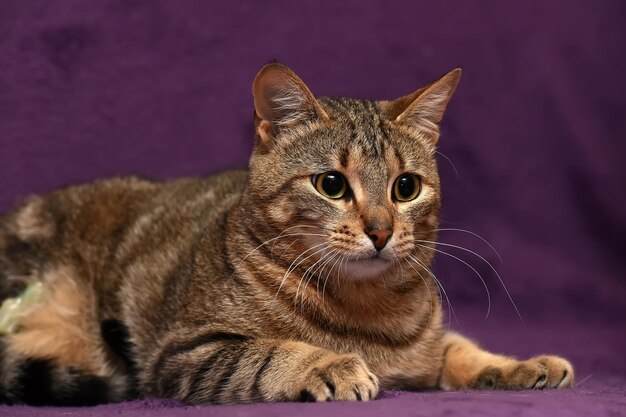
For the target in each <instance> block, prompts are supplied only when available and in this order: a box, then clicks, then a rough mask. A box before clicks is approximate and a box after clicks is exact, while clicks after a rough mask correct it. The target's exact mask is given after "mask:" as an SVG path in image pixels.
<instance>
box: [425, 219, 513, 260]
mask: <svg viewBox="0 0 626 417" xmlns="http://www.w3.org/2000/svg"><path fill="white" fill-rule="evenodd" d="M435 231H436V232H463V233H468V234H470V235H472V236H475V237H477V238H478V239H480V240H482V241H483V242H485V243H486V244H487V246H489V247H490V248H491V250H492V251H493V253H495V254H496V256H497V257H498V259H499V260H500V263H503V261H502V256H500V253H498V251H497V250H496V248H494V247H493V245H492V244H491V243H489V241H488V240H487V239H485V238H484V237H482V236H481V235H479V234H478V233H474V232H472V231H471V230H465V229H455V228H450V227H448V228H445V229H435Z"/></svg>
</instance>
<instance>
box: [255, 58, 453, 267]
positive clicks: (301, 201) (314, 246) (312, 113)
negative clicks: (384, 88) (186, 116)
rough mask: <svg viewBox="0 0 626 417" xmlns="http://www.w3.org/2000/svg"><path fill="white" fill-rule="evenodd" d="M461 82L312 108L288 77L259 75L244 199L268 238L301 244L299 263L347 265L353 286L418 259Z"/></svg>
mask: <svg viewBox="0 0 626 417" xmlns="http://www.w3.org/2000/svg"><path fill="white" fill-rule="evenodd" d="M460 74H461V71H460V69H455V70H452V71H451V72H449V73H448V74H446V75H444V76H443V77H441V78H440V79H438V80H437V81H435V82H433V83H431V84H429V85H427V86H425V87H423V88H420V89H418V90H417V91H415V92H414V93H412V94H409V95H407V96H404V97H401V98H398V99H396V100H393V101H370V100H357V99H348V98H320V99H316V98H315V97H314V96H313V94H312V93H311V91H310V90H309V89H308V88H307V86H306V85H305V84H304V82H303V81H302V80H301V79H300V78H298V76H297V75H296V74H294V73H293V72H292V71H291V70H290V69H289V68H287V67H285V66H283V65H281V64H277V63H272V64H268V65H266V66H265V67H263V68H262V69H261V71H260V72H259V73H258V75H257V77H256V79H255V81H254V85H253V93H254V106H255V129H256V135H257V137H256V144H255V148H254V152H253V155H252V158H251V162H250V177H249V186H248V194H249V195H250V196H253V198H254V199H255V201H256V202H257V204H259V205H260V206H262V210H260V211H259V213H262V214H261V216H262V217H263V219H262V221H263V222H265V224H266V225H267V230H268V231H271V233H273V234H278V233H280V232H282V233H283V236H284V235H285V234H286V235H298V239H299V242H298V244H299V245H304V248H305V249H306V252H304V254H303V257H307V256H308V257H309V259H310V260H316V261H321V262H323V259H327V263H331V262H335V263H336V264H339V262H341V263H340V265H341V268H339V269H337V270H340V271H341V272H342V274H343V275H345V276H348V277H352V278H354V279H367V278H371V277H373V276H376V275H379V274H381V273H382V272H383V271H385V270H387V269H390V268H391V267H392V266H393V265H394V264H397V262H396V260H403V259H405V258H407V257H409V256H410V255H413V256H416V248H417V246H416V244H417V243H418V240H421V239H425V240H431V239H434V236H435V229H436V227H437V225H438V219H439V208H440V189H439V175H438V173H437V165H436V162H435V146H436V143H437V140H438V138H439V123H440V121H441V118H442V116H443V113H444V110H445V107H446V105H447V103H448V101H449V100H450V98H451V96H452V94H453V92H454V89H455V87H456V85H457V82H458V80H459V76H460ZM264 237H265V238H272V236H264ZM331 257H332V258H331ZM418 258H422V256H419V257H418ZM308 263H309V262H307V264H308Z"/></svg>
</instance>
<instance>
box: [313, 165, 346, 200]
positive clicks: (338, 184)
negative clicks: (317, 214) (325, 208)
mask: <svg viewBox="0 0 626 417" xmlns="http://www.w3.org/2000/svg"><path fill="white" fill-rule="evenodd" d="M313 185H315V188H316V189H317V191H319V193H320V194H321V195H323V196H324V197H328V198H332V199H337V198H341V197H343V196H344V195H345V194H346V191H347V190H348V185H347V184H346V179H345V178H344V177H343V175H341V174H340V173H338V172H337V171H329V172H324V173H323V174H319V175H316V176H315V177H313Z"/></svg>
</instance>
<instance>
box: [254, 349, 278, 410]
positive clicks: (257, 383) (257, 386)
mask: <svg viewBox="0 0 626 417" xmlns="http://www.w3.org/2000/svg"><path fill="white" fill-rule="evenodd" d="M275 353H276V347H273V348H272V349H270V351H269V353H268V354H267V355H266V356H265V359H264V360H263V364H262V365H261V367H260V368H259V370H258V371H257V372H256V374H255V375H254V384H253V385H252V393H251V397H252V401H264V400H265V398H264V397H263V393H262V392H261V380H262V379H263V375H264V374H265V370H266V369H267V368H268V367H269V366H270V363H271V362H272V359H273V358H274V354H275Z"/></svg>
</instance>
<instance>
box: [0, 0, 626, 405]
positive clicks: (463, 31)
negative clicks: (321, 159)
mask: <svg viewBox="0 0 626 417" xmlns="http://www.w3.org/2000/svg"><path fill="white" fill-rule="evenodd" d="M625 22H626V3H625V2H624V1H622V0H605V1H602V2H599V1H591V0H590V1H582V0H555V1H544V0H527V1H515V2H513V1H502V0H493V1H482V2H470V1H463V2H459V1H454V2H452V1H451V2H448V1H441V0H438V1H430V2H418V1H412V2H408V1H407V2H404V3H396V2H392V1H379V2H373V1H370V2H366V1H363V0H361V1H342V2H326V3H324V4H321V2H317V1H315V2H302V1H293V2H287V1H285V2H277V1H264V2H257V1H243V0H239V1H233V2H230V1H229V2H222V1H203V0H198V1H193V2H190V1H168V0H160V1H154V0H145V1H131V0H128V1H122V0H117V1H104V0H100V1H92V2H85V1H82V0H77V1H69V0H64V1H56V2H46V1H35V0H33V1H23V0H3V1H2V3H1V4H0V211H5V210H7V209H8V208H9V207H10V206H11V205H12V204H13V202H14V201H16V199H18V198H19V197H21V196H25V195H28V194H30V193H38V192H44V191H47V190H51V189H53V188H55V187H59V186H62V185H66V184H70V183H75V182H79V181H87V180H91V179H94V178H99V177H105V176H113V175H123V174H129V173H139V174H143V175H146V176H150V177H157V178H171V177H178V176H185V175H198V174H203V173H209V172H214V171H216V170H220V169H224V168H227V167H242V166H245V164H246V161H247V157H248V154H249V152H250V149H251V144H252V98H251V92H250V90H251V82H252V79H253V77H254V75H255V73H256V71H257V70H258V69H259V67H260V66H261V65H262V64H263V63H265V62H266V61H267V60H269V59H270V58H277V59H279V60H281V61H283V62H284V63H286V64H287V65H290V66H291V67H292V68H293V69H294V70H295V71H296V72H297V73H298V74H299V75H300V76H301V77H302V78H303V79H304V80H305V81H306V82H307V83H308V84H309V86H310V88H311V89H312V91H313V92H314V93H316V94H318V95H326V94H331V95H345V96H357V97H368V98H392V97H397V96H400V95H404V94H407V93H409V92H411V91H412V90H414V89H416V88H417V87H419V86H421V85H422V84H424V83H426V82H428V81H430V80H432V79H434V78H436V77H438V76H440V75H442V74H443V73H445V72H446V71H448V70H450V69H452V68H454V67H455V66H461V67H463V70H464V73H463V76H462V79H461V84H460V87H459V89H458V90H457V93H456V96H455V97H454V99H453V100H452V102H451V105H450V108H449V111H448V112H447V114H446V118H445V120H444V127H443V136H442V140H441V146H440V151H441V152H442V154H445V155H446V156H447V158H449V159H450V160H451V161H452V163H453V164H454V166H455V167H453V166H452V164H450V163H449V161H447V160H446V159H447V158H445V157H443V155H441V159H440V166H441V172H442V183H443V193H444V211H443V224H442V227H444V228H463V229H470V230H472V231H475V232H478V233H480V234H481V235H482V236H484V237H485V238H487V239H489V240H490V241H491V243H492V244H493V245H494V246H495V247H496V248H497V249H498V250H499V252H500V254H501V256H502V258H503V262H502V263H500V261H499V260H498V258H497V257H496V256H495V254H494V253H493V252H492V251H491V250H490V249H489V247H488V246H486V245H485V244H484V243H483V242H482V241H480V240H479V239H477V238H475V237H473V236H471V235H467V234H462V233H460V232H455V231H445V232H442V233H441V240H442V241H443V242H447V243H452V244H459V245H463V246H467V247H469V248H471V249H472V250H475V251H477V252H478V253H480V254H481V255H482V256H484V257H485V258H487V259H488V260H489V261H491V262H493V263H494V265H495V266H496V268H497V269H498V271H499V272H500V274H501V275H502V277H503V279H504V280H505V282H506V283H507V285H508V288H509V290H510V292H511V296H512V297H513V299H514V300H515V301H516V303H517V305H518V307H519V310H520V313H521V315H522V317H523V318H524V321H525V325H523V324H522V323H521V321H520V319H519V318H518V317H517V314H516V313H515V310H514V309H513V307H512V305H511V303H510V302H509V300H508V297H507V295H506V293H505V292H504V291H503V288H502V286H501V285H500V283H499V281H498V279H497V277H496V276H495V275H494V274H493V273H492V272H491V271H490V269H489V268H488V267H487V266H486V265H485V264H484V263H483V262H482V261H481V260H480V259H478V258H476V257H473V256H472V255H471V254H469V253H465V252H462V251H458V250H454V248H452V247H444V246H441V249H444V250H450V251H453V253H454V254H455V255H456V256H459V257H460V258H462V259H463V260H465V261H467V262H469V263H471V264H472V265H474V267H475V268H476V269H477V271H478V272H480V273H481V274H482V275H483V276H484V277H485V281H486V284H487V286H488V288H489V290H490V293H491V300H492V308H491V314H490V318H489V319H487V320H485V319H484V315H485V314H486V309H487V297H486V293H485V291H484V287H483V285H482V283H481V282H480V280H479V279H478V277H477V276H475V275H474V274H473V272H472V271H471V270H470V269H469V268H467V267H466V266H464V265H463V264H462V263H460V262H457V261H456V260H454V259H452V258H448V257H446V256H445V255H443V256H440V257H439V259H438V261H437V265H436V271H437V273H438V275H439V277H440V279H441V280H442V281H443V284H444V286H445V287H446V289H447V290H448V296H449V298H450V300H451V302H452V306H453V307H454V310H455V312H456V316H457V317H458V322H457V321H456V320H455V319H454V318H452V320H451V326H452V327H453V328H455V329H459V330H461V331H463V332H465V333H467V334H468V335H470V336H472V337H475V338H476V339H477V340H479V341H480V342H481V343H482V344H483V345H485V346H486V347H488V348H489V349H493V350H496V351H501V352H505V353H510V354H516V355H533V354H537V353H542V352H552V353H558V354H561V355H563V356H565V357H568V358H570V359H571V360H572V361H573V363H574V365H575V367H576V370H577V379H578V381H579V386H578V387H577V388H575V389H573V390H565V391H551V392H517V393H491V392H459V393H437V392H427V393H384V394H383V395H382V396H381V399H379V400H378V401H375V402H372V403H367V404H365V403H356V404H354V403H329V404H319V405H317V404H264V405H245V406H232V407H215V406H207V407H184V406H181V405H179V404H177V403H172V402H167V401H157V400H148V401H139V402H131V403H125V404H114V405H103V406H99V407H95V408H85V409H71V410H68V409H52V408H44V409H36V408H29V407H6V406H0V415H3V416H4V415H14V416H43V417H47V416H61V415H68V414H69V415H72V416H111V415H121V416H144V415H154V416H166V415H171V416H180V417H182V416H222V415H224V416H225V415H239V416H265V415H277V416H279V415H285V416H286V415H302V416H316V415H339V414H341V415H344V416H359V417H363V416H380V415H394V416H396V417H403V416H413V415H416V416H417V415H425V416H437V415H442V416H443V415H453V414H459V415H480V416H488V415H494V416H506V415H522V416H539V415H554V416H569V415H585V414H588V415H624V414H626V400H625V386H626V376H625V374H626V353H625V352H626V334H625V329H626V326H625V325H626V308H625V298H626V279H625V269H626V268H625V266H626V265H625V261H624V251H625V250H626V217H625V213H626V175H625V174H624V171H623V170H622V169H623V168H624V167H625V166H626V121H625V120H626V84H625V82H624V76H625V74H626V53H625V49H626V24H625ZM457 172H458V175H457Z"/></svg>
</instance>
